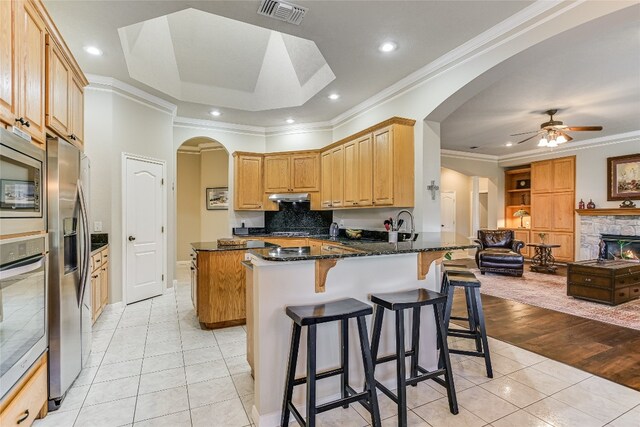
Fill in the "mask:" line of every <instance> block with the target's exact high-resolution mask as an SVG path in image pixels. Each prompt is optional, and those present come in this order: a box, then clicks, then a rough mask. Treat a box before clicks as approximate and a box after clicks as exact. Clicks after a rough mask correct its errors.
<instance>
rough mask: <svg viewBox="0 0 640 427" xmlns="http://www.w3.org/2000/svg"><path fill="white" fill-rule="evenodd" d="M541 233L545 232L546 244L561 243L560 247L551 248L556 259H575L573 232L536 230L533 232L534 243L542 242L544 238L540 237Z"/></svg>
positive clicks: (569, 260)
mask: <svg viewBox="0 0 640 427" xmlns="http://www.w3.org/2000/svg"><path fill="white" fill-rule="evenodd" d="M540 233H545V238H544V242H545V243H546V244H552V245H560V247H559V248H553V249H552V250H551V253H552V255H553V257H554V258H555V259H556V261H561V262H571V261H573V260H574V259H573V254H574V248H573V245H574V237H573V233H559V232H552V231H547V232H544V231H537V230H536V231H532V232H531V241H532V242H533V243H540V242H541V241H542V239H541V238H540Z"/></svg>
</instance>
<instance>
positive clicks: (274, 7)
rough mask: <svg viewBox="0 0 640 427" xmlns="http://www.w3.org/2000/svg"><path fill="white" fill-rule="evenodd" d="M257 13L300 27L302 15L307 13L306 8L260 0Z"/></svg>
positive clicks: (281, 2) (282, 2)
mask: <svg viewBox="0 0 640 427" xmlns="http://www.w3.org/2000/svg"><path fill="white" fill-rule="evenodd" d="M258 13H259V14H260V15H264V16H270V17H272V18H275V19H279V20H280V21H285V22H289V23H291V24H296V25H300V23H301V22H302V18H304V14H305V13H307V8H306V7H302V6H296V5H295V4H291V3H287V2H284V1H275V0H262V2H261V3H260V8H259V9H258Z"/></svg>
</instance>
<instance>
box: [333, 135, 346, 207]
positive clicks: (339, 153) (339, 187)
mask: <svg viewBox="0 0 640 427" xmlns="http://www.w3.org/2000/svg"><path fill="white" fill-rule="evenodd" d="M342 206H344V147H343V146H338V147H335V148H333V149H332V150H331V207H332V208H339V207H342Z"/></svg>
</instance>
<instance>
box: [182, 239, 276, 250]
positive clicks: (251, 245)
mask: <svg viewBox="0 0 640 427" xmlns="http://www.w3.org/2000/svg"><path fill="white" fill-rule="evenodd" d="M191 247H192V248H193V249H194V250H196V251H206V252H213V251H242V250H246V249H260V248H270V247H277V245H273V244H271V243H266V242H263V241H261V240H247V244H246V245H242V246H226V245H223V246H218V242H217V241H216V242H194V243H191Z"/></svg>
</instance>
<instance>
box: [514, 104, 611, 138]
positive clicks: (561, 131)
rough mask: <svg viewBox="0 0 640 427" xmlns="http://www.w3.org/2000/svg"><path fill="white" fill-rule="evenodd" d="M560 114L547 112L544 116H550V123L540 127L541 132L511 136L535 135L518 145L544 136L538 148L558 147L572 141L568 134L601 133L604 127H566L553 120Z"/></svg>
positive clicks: (551, 111)
mask: <svg viewBox="0 0 640 427" xmlns="http://www.w3.org/2000/svg"><path fill="white" fill-rule="evenodd" d="M557 112H558V110H557V109H555V110H547V111H545V112H544V114H548V115H549V121H547V122H544V123H542V124H541V125H540V130H534V131H531V132H522V133H514V134H513V135H511V136H519V135H527V134H530V133H533V134H534V135H532V136H530V137H528V138H525V139H523V140H522V141H519V142H517V143H516V144H522V143H523V142H527V141H529V140H530V139H532V138H535V137H536V136H538V135H540V134H541V135H542V137H541V138H540V142H539V143H538V147H557V146H558V144H562V143H565V142H569V141H571V140H572V139H573V138H571V137H570V136H569V135H568V134H567V132H583V131H600V130H602V126H566V125H565V124H564V123H563V122H561V121H560V120H553V116H554V115H555V114H556V113H557Z"/></svg>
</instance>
